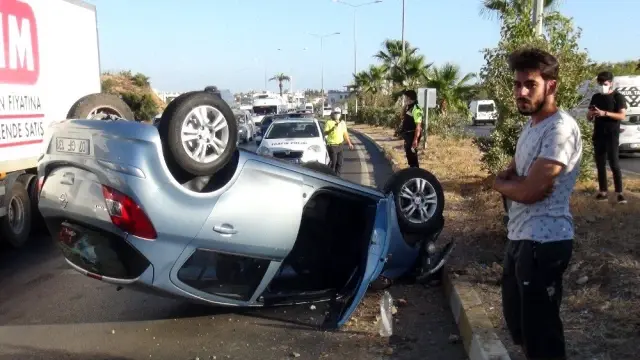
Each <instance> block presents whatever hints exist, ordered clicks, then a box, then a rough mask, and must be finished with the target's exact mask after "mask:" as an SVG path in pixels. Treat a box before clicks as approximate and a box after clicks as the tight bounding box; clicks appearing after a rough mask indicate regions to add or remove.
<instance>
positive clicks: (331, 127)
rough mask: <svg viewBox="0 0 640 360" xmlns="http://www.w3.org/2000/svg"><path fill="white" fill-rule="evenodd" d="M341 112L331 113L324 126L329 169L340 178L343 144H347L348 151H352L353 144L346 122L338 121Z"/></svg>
mask: <svg viewBox="0 0 640 360" xmlns="http://www.w3.org/2000/svg"><path fill="white" fill-rule="evenodd" d="M340 115H342V110H340V108H338V107H337V108H335V109H333V111H332V112H331V119H329V120H328V121H327V122H326V123H325V125H324V134H325V136H326V137H325V138H326V141H327V152H328V153H329V159H330V162H329V167H331V168H332V169H333V171H335V172H336V174H337V175H338V176H340V170H341V169H342V159H343V155H342V154H343V143H344V142H345V141H346V142H347V144H349V150H353V144H352V143H351V139H350V138H349V133H348V132H347V122H346V121H343V120H341V119H340Z"/></svg>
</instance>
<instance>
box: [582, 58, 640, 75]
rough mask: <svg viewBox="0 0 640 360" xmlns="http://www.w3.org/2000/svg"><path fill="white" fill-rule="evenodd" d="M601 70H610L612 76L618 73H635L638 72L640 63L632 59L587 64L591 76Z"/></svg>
mask: <svg viewBox="0 0 640 360" xmlns="http://www.w3.org/2000/svg"><path fill="white" fill-rule="evenodd" d="M601 71H611V72H612V73H613V75H614V76H620V75H637V74H638V72H640V64H638V63H636V62H635V61H633V60H629V61H621V62H615V63H612V62H601V63H593V64H591V65H590V66H589V72H590V75H591V77H592V78H594V79H595V77H596V76H597V75H598V73H599V72H601Z"/></svg>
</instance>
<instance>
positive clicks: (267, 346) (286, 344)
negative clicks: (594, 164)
mask: <svg viewBox="0 0 640 360" xmlns="http://www.w3.org/2000/svg"><path fill="white" fill-rule="evenodd" d="M354 143H356V145H357V149H356V150H355V151H348V152H346V154H345V162H344V170H343V176H344V177H346V178H348V179H350V180H352V181H357V182H382V181H384V179H385V178H386V177H387V176H388V175H389V171H390V169H388V165H387V164H386V162H385V161H384V159H383V157H382V155H381V154H379V153H378V152H377V150H376V149H375V147H373V145H371V144H367V145H366V146H365V145H363V144H362V143H361V142H360V141H359V140H357V139H355V138H354ZM254 148H255V147H254ZM420 301H421V302H420V304H425V305H421V306H423V308H421V309H420V310H421V315H423V316H418V317H416V318H414V319H410V321H409V320H407V322H406V323H407V324H409V323H410V324H412V326H413V327H414V328H415V329H417V330H415V332H418V333H419V335H418V336H417V337H415V338H414V340H413V345H411V346H406V345H403V346H402V347H401V348H400V349H397V350H396V351H395V352H394V353H393V356H392V357H393V358H395V359H417V358H425V356H427V357H429V358H434V359H450V360H457V359H464V358H465V355H464V351H463V349H462V346H461V345H459V344H456V345H452V344H449V341H448V338H449V336H450V334H452V333H455V332H456V330H455V324H454V323H453V319H452V317H451V314H450V312H449V310H448V307H447V306H446V303H445V301H444V299H443V296H442V292H441V289H439V288H434V289H431V290H428V291H425V292H424V298H423V299H420ZM323 308H324V306H323V305H322V304H318V305H317V308H316V309H314V310H312V309H311V308H310V307H309V306H299V307H281V308H272V309H258V310H250V311H249V310H244V311H243V310H239V309H226V308H216V307H210V306H203V305H195V304H192V303H188V302H185V301H183V300H180V299H167V298H160V297H156V296H155V295H149V294H143V293H138V292H134V291H129V290H127V289H123V290H121V291H117V290H116V288H115V287H114V286H112V285H108V284H105V283H102V282H100V281H96V280H93V279H90V278H88V277H85V276H83V275H80V274H78V273H77V272H75V271H74V270H71V269H70V268H69V266H67V264H66V263H65V262H64V260H63V259H62V257H61V256H60V255H59V253H58V251H57V250H56V249H55V248H54V245H53V244H52V242H51V239H50V238H49V237H46V236H40V237H37V238H33V239H32V240H31V241H30V243H29V244H28V245H27V246H26V247H25V248H23V249H20V250H17V251H15V250H9V249H6V248H2V249H0V360H26V359H34V360H35V359H48V360H55V359H69V360H79V359H92V360H101V359H118V360H128V359H172V360H182V359H185V360H186V359H265V360H270V359H286V358H295V357H298V358H299V359H312V358H313V359H319V358H326V359H337V358H348V359H380V358H385V357H386V356H385V355H384V354H385V349H386V351H388V348H387V345H386V344H382V345H381V342H382V341H381V338H380V337H379V336H377V335H375V334H371V333H359V332H348V331H339V332H323V331H320V330H318V328H317V326H316V325H318V324H319V323H320V321H321V319H322V316H321V315H322V312H323ZM398 316H399V315H398ZM402 321H403V322H404V320H402ZM402 331H404V329H403V328H402V327H399V328H398V330H396V334H402ZM394 336H399V335H394ZM392 339H393V337H392ZM416 343H417V344H416ZM427 354H428V355H427Z"/></svg>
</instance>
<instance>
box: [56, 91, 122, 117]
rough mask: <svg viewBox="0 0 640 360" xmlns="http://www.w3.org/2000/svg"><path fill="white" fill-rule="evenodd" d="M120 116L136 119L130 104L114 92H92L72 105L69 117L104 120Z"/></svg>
mask: <svg viewBox="0 0 640 360" xmlns="http://www.w3.org/2000/svg"><path fill="white" fill-rule="evenodd" d="M109 117H118V118H121V119H125V120H135V115H134V114H133V111H131V108H129V105H127V103H125V102H124V101H123V100H122V99H121V98H120V97H118V96H116V95H112V94H101V93H100V94H90V95H87V96H83V97H81V98H80V99H79V100H78V101H76V102H75V104H73V106H71V109H69V112H68V113H67V119H92V120H102V119H106V118H109Z"/></svg>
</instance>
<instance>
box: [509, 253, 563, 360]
mask: <svg viewBox="0 0 640 360" xmlns="http://www.w3.org/2000/svg"><path fill="white" fill-rule="evenodd" d="M527 244H529V246H526V247H525V246H524V245H527ZM572 251H573V240H562V241H553V242H548V243H543V244H540V243H535V242H532V241H527V242H526V243H524V244H523V247H522V249H521V253H520V256H522V257H523V258H529V257H530V258H531V259H532V260H533V261H532V262H531V265H526V264H524V263H523V264H522V270H521V271H518V272H519V273H520V272H522V273H523V274H526V273H527V268H529V269H530V270H531V271H530V276H526V275H524V276H523V277H525V278H528V280H526V281H525V280H523V281H521V282H520V288H521V296H522V308H521V310H522V339H523V350H524V353H525V355H526V356H527V358H528V359H558V360H561V359H566V349H565V341H564V328H563V325H562V319H561V318H560V303H561V301H562V290H563V287H562V275H563V274H564V272H565V270H566V269H567V266H568V265H569V261H570V260H571V254H572ZM516 268H519V265H516Z"/></svg>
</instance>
